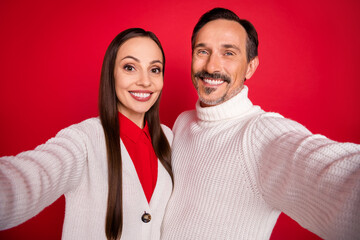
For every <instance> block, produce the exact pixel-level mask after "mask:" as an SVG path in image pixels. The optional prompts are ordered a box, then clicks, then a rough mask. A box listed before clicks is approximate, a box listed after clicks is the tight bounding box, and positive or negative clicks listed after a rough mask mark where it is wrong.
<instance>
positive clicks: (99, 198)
mask: <svg viewBox="0 0 360 240" xmlns="http://www.w3.org/2000/svg"><path fill="white" fill-rule="evenodd" d="M164 67H165V56H164V52H163V50H162V46H161V44H160V42H159V40H158V39H157V37H156V36H155V35H154V34H153V33H151V32H147V31H144V30H143V29H140V28H132V29H128V30H125V31H123V32H121V33H120V34H119V35H118V36H116V37H115V39H114V40H113V41H112V42H111V43H110V45H109V47H108V49H107V51H106V53H105V57H104V61H103V66H102V72H101V81H100V92H99V112H100V118H91V119H88V120H85V121H83V122H81V123H79V124H75V125H72V126H70V127H68V128H65V129H63V130H62V131H60V132H59V133H58V134H57V135H56V137H54V138H52V139H50V140H49V141H47V142H46V143H45V144H43V145H40V146H38V147H37V148H36V149H35V150H34V151H27V152H23V153H20V154H18V155H17V156H11V157H3V158H0V181H1V185H0V202H1V205H0V229H8V228H11V227H14V226H17V225H19V224H20V223H22V222H25V221H26V220H28V219H30V218H31V217H33V216H35V215H37V214H38V213H39V212H40V211H42V210H43V209H44V208H45V207H46V206H48V205H50V204H51V203H53V202H54V201H55V200H56V199H57V198H59V197H60V196H61V195H63V194H64V195H65V197H66V212H65V220H64V226H63V235H62V238H63V239H120V238H121V239H148V238H149V237H150V238H151V239H159V238H160V225H161V222H162V219H163V215H164V211H165V206H166V203H167V201H168V199H169V197H170V194H171V191H172V172H171V166H170V159H171V156H170V145H169V142H171V141H172V132H171V130H170V129H169V128H167V127H166V126H164V125H160V120H159V102H160V95H161V91H162V87H163V79H164ZM104 226H105V227H104Z"/></svg>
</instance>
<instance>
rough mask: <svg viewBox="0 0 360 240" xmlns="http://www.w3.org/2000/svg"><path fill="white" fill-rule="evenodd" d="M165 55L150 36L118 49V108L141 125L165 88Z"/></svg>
mask: <svg viewBox="0 0 360 240" xmlns="http://www.w3.org/2000/svg"><path fill="white" fill-rule="evenodd" d="M162 73H163V55H162V52H161V50H160V48H159V47H158V46H157V44H156V43H155V42H154V41H153V40H152V39H150V38H146V37H136V38H132V39H130V40H128V41H127V42H125V43H124V44H123V46H122V48H120V49H119V51H118V54H117V57H116V61H115V70H114V75H115V90H116V95H117V98H118V99H119V102H118V109H119V112H121V113H122V114H123V115H125V116H126V117H128V118H131V119H132V121H133V122H134V123H136V124H137V125H138V126H139V127H140V128H142V127H143V122H144V115H145V112H146V111H147V110H149V109H150V107H151V106H152V105H153V104H154V103H155V101H156V100H157V99H158V97H159V95H160V93H161V90H162V88H163V78H164V76H163V74H162Z"/></svg>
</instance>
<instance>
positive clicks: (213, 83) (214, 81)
mask: <svg viewBox="0 0 360 240" xmlns="http://www.w3.org/2000/svg"><path fill="white" fill-rule="evenodd" d="M204 82H206V83H208V84H211V85H220V84H222V83H223V82H224V80H221V79H216V80H213V79H204Z"/></svg>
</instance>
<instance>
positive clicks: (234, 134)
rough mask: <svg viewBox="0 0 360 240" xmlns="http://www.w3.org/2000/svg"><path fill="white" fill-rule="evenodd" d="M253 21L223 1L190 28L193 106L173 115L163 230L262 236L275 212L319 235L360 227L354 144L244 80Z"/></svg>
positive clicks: (250, 67) (359, 163)
mask: <svg viewBox="0 0 360 240" xmlns="http://www.w3.org/2000/svg"><path fill="white" fill-rule="evenodd" d="M257 46H258V38H257V33H256V30H255V28H254V27H253V26H252V24H251V23H250V22H248V21H246V20H243V19H239V17H238V16H237V15H236V14H234V13H233V12H231V11H230V10H227V9H223V8H215V9H213V10H211V11H209V12H207V13H205V14H204V15H203V16H202V17H201V18H200V20H199V21H198V23H197V24H196V26H195V28H194V31H193V35H192V50H193V56H192V81H193V84H194V86H195V88H196V90H197V92H198V95H199V100H198V102H197V104H196V110H193V111H187V112H184V113H182V114H181V115H180V116H179V117H178V119H177V120H176V122H175V125H174V128H173V131H174V133H175V138H174V141H173V144H172V148H173V153H172V167H173V172H174V190H173V194H172V197H171V199H170V201H169V203H168V206H167V210H166V215H165V218H164V221H163V226H162V239H182V240H183V239H194V240H198V239H269V238H270V235H271V232H272V230H273V228H274V225H275V223H276V221H277V218H278V216H279V214H280V213H281V212H285V213H286V214H287V215H289V216H290V217H292V218H293V219H294V220H296V221H297V222H298V223H299V224H301V225H302V226H303V227H305V228H307V229H309V230H310V231H312V232H314V233H316V234H318V235H319V236H321V237H323V238H325V239H356V238H358V237H359V236H360V229H359V226H360V146H359V145H356V144H351V143H338V142H334V141H332V140H329V139H327V138H325V137H324V136H321V135H313V134H312V133H311V132H309V131H308V130H307V129H306V128H305V127H303V126H302V125H301V124H299V123H296V122H294V121H292V120H289V119H286V118H284V117H282V116H281V115H279V114H275V113H267V112H265V111H263V110H262V109H261V108H260V107H259V106H254V105H253V104H252V103H251V101H250V100H249V98H248V88H247V87H246V86H245V85H244V81H245V80H246V79H249V78H250V77H251V76H252V75H253V74H254V72H255V71H256V68H257V67H258V65H259V60H258V57H257V55H258V53H257Z"/></svg>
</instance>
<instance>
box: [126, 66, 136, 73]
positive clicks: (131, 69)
mask: <svg viewBox="0 0 360 240" xmlns="http://www.w3.org/2000/svg"><path fill="white" fill-rule="evenodd" d="M124 69H125V70H126V71H129V72H132V71H135V68H134V67H133V66H131V65H125V66H124Z"/></svg>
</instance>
